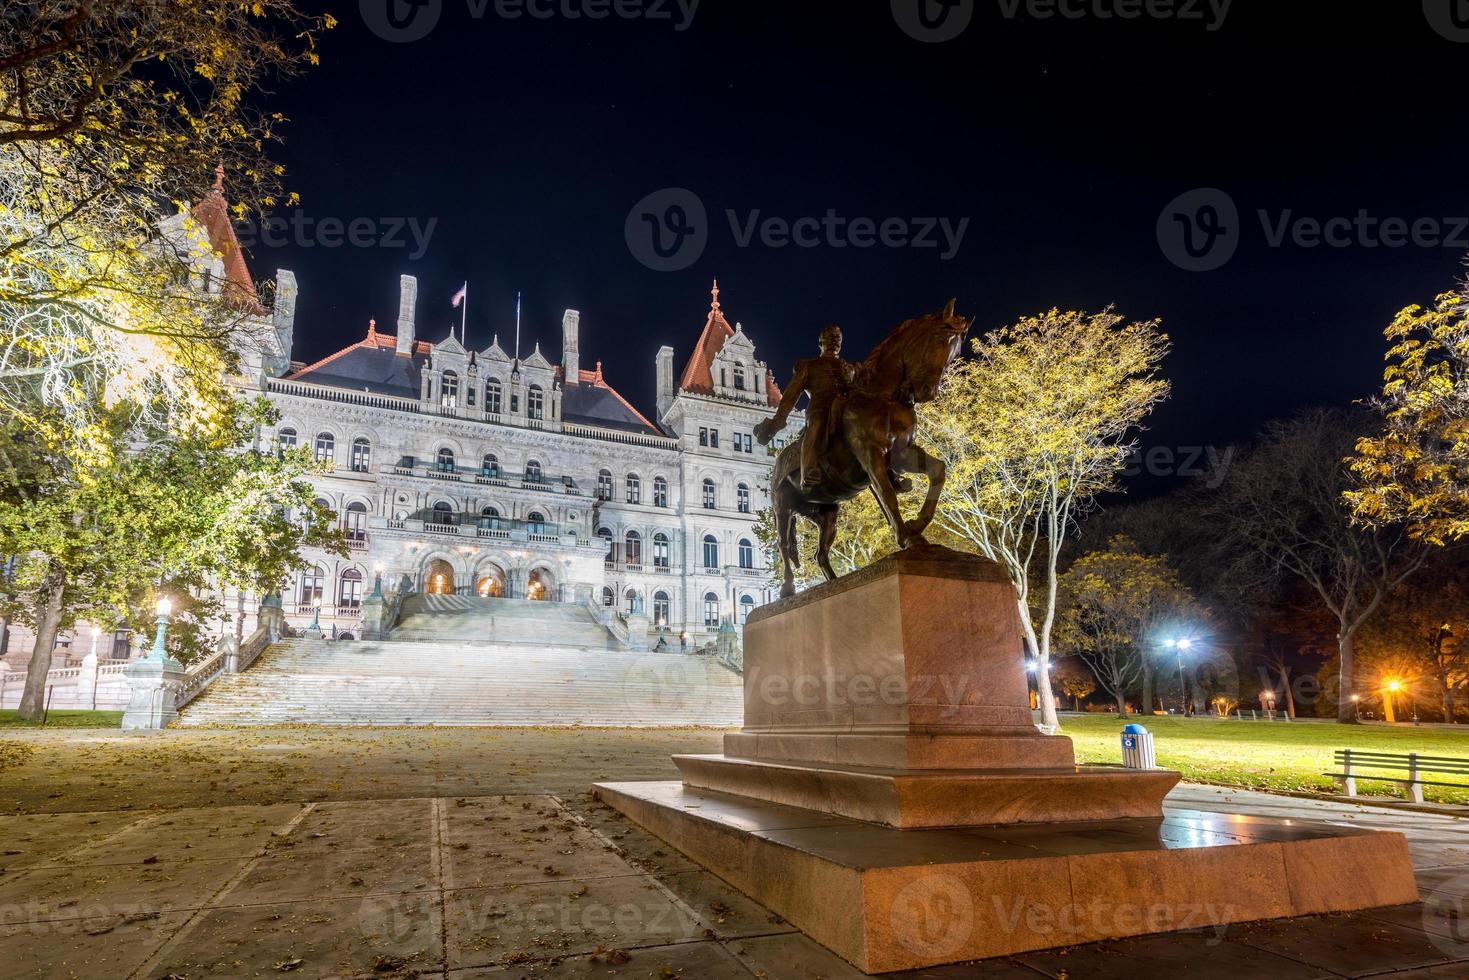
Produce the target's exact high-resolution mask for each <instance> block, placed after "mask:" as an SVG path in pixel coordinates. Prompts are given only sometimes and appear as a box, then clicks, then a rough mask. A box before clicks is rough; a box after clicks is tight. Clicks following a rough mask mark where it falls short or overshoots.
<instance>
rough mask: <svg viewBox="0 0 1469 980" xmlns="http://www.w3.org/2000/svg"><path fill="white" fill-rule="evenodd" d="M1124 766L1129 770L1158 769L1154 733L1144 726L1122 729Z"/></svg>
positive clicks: (1135, 725)
mask: <svg viewBox="0 0 1469 980" xmlns="http://www.w3.org/2000/svg"><path fill="white" fill-rule="evenodd" d="M1122 765H1123V766H1124V767H1126V768H1128V769H1157V768H1158V753H1157V751H1156V750H1155V749H1154V748H1153V733H1152V732H1150V731H1148V730H1147V729H1146V728H1144V727H1143V726H1142V725H1138V724H1131V725H1128V726H1127V727H1125V728H1123V729H1122Z"/></svg>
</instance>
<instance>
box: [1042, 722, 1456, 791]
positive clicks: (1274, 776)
mask: <svg viewBox="0 0 1469 980" xmlns="http://www.w3.org/2000/svg"><path fill="white" fill-rule="evenodd" d="M1128 721H1137V722H1141V723H1142V724H1143V725H1145V726H1147V729H1148V731H1150V732H1152V733H1153V735H1154V737H1155V739H1156V745H1157V750H1158V765H1160V766H1162V767H1164V768H1166V769H1176V770H1177V771H1179V772H1181V773H1183V778H1184V779H1186V780H1189V781H1191V782H1199V783H1222V784H1226V785H1234V786H1251V787H1258V788H1260V789H1274V790H1307V791H1317V792H1324V793H1337V792H1340V790H1339V789H1338V788H1337V785H1336V783H1334V782H1333V781H1332V780H1331V779H1330V778H1328V777H1326V776H1324V775H1322V773H1327V772H1335V771H1337V770H1336V767H1335V766H1334V765H1333V764H1332V753H1333V752H1335V751H1336V750H1338V749H1362V750H1370V751H1375V752H1397V753H1407V752H1417V753H1419V754H1421V755H1435V756H1447V757H1450V758H1458V759H1469V726H1466V727H1465V729H1464V731H1462V732H1460V731H1454V730H1452V729H1448V728H1442V727H1438V726H1432V727H1422V728H1415V727H1412V726H1408V725H1405V726H1401V727H1391V728H1390V727H1388V726H1386V725H1358V726H1350V725H1336V724H1331V723H1324V722H1291V723H1285V722H1263V721H1261V722H1250V721H1224V720H1211V719H1200V718H1168V717H1162V716H1157V717H1152V718H1137V717H1134V718H1130V719H1128ZM1122 724H1123V723H1122V722H1120V721H1119V720H1118V718H1117V716H1116V715H1069V716H1066V717H1064V718H1063V719H1062V721H1061V726H1062V730H1063V733H1064V734H1066V735H1069V736H1071V738H1072V740H1073V741H1074V742H1075V744H1076V758H1077V761H1078V762H1091V763H1120V762H1121V761H1122V746H1121V743H1120V738H1119V736H1120V735H1121V732H1122ZM1432 778H1434V779H1440V780H1441V781H1443V782H1451V783H1462V784H1464V789H1462V790H1460V789H1457V788H1449V787H1442V786H1425V787H1424V788H1423V792H1424V796H1425V797H1426V798H1427V799H1428V800H1430V801H1432V802H1436V803H1469V778H1466V777H1462V776H1448V777H1439V776H1434V777H1432ZM1357 788H1358V792H1360V793H1362V794H1364V795H1372V796H1398V797H1401V796H1402V792H1401V790H1399V789H1398V787H1396V786H1394V785H1392V784H1391V783H1386V782H1381V781H1369V780H1367V779H1363V778H1360V777H1359V778H1358V780H1357Z"/></svg>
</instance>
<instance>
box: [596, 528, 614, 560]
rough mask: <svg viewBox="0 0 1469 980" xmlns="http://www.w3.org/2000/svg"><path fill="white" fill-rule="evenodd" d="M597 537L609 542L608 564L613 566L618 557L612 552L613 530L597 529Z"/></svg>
mask: <svg viewBox="0 0 1469 980" xmlns="http://www.w3.org/2000/svg"><path fill="white" fill-rule="evenodd" d="M597 537H599V538H601V539H602V540H603V541H605V542H607V563H608V564H611V563H612V562H614V561H616V560H617V555H615V554H614V553H613V551H612V529H611V528H607V527H602V528H598V529H597Z"/></svg>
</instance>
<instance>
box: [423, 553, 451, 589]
mask: <svg viewBox="0 0 1469 980" xmlns="http://www.w3.org/2000/svg"><path fill="white" fill-rule="evenodd" d="M423 580H424V581H423V590H424V591H425V592H427V593H428V594H429V595H453V594H454V566H452V565H450V564H449V563H448V562H446V561H444V559H442V558H435V559H434V560H433V561H431V562H429V563H428V568H427V569H425V570H424V574H423Z"/></svg>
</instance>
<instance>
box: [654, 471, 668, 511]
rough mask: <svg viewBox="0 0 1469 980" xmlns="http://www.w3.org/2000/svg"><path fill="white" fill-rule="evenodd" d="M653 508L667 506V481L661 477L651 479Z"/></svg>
mask: <svg viewBox="0 0 1469 980" xmlns="http://www.w3.org/2000/svg"><path fill="white" fill-rule="evenodd" d="M653 506H654V507H667V506H668V481H667V480H665V479H663V477H661V476H659V477H654V478H653Z"/></svg>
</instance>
